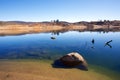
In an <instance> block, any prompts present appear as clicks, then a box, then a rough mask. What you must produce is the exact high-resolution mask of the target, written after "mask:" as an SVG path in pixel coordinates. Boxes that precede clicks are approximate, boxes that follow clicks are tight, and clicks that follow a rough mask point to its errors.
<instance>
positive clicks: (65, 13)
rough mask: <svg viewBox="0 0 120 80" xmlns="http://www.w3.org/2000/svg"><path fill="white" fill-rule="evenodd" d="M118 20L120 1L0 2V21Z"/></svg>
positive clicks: (18, 0) (14, 0)
mask: <svg viewBox="0 0 120 80" xmlns="http://www.w3.org/2000/svg"><path fill="white" fill-rule="evenodd" d="M56 19H59V20H61V21H69V22H77V21H94V20H105V19H106V20H120V0H0V21H15V20H17V21H33V22H34V21H35V22H39V21H51V20H56Z"/></svg>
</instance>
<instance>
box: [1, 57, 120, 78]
mask: <svg viewBox="0 0 120 80" xmlns="http://www.w3.org/2000/svg"><path fill="white" fill-rule="evenodd" d="M52 62H53V61H48V60H31V59H24V60H22V59H19V60H16V59H15V60H0V64H1V66H0V79H2V80H6V78H7V79H9V80H20V79H24V80H28V79H29V80H39V79H40V80H50V79H51V80H52V79H56V80H60V79H63V80H75V79H76V80H78V79H81V80H98V79H100V80H113V79H115V80H117V79H119V78H120V77H119V74H117V73H116V74H115V73H114V72H112V71H110V70H108V69H105V68H102V67H99V66H94V65H92V66H91V65H90V67H89V68H90V69H89V71H82V70H79V69H74V68H73V69H64V68H53V67H52V66H51V63H52ZM102 71H103V72H102ZM22 74H24V75H22ZM28 76H29V77H28Z"/></svg>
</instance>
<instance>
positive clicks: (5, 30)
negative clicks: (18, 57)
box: [0, 21, 120, 36]
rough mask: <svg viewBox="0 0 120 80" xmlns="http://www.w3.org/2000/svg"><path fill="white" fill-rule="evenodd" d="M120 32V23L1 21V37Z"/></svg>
mask: <svg viewBox="0 0 120 80" xmlns="http://www.w3.org/2000/svg"><path fill="white" fill-rule="evenodd" d="M72 30H76V31H104V32H109V31H114V32H116V31H120V21H96V22H76V23H69V22H63V21H59V22H20V21H8V22H5V21H0V35H1V36H2V35H3V36H4V35H20V34H28V33H40V32H60V31H62V32H63V31H72Z"/></svg>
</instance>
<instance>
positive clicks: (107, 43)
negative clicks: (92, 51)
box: [105, 40, 112, 48]
mask: <svg viewBox="0 0 120 80" xmlns="http://www.w3.org/2000/svg"><path fill="white" fill-rule="evenodd" d="M111 42H112V40H110V41H108V42H106V43H105V46H109V47H110V48H112V46H111V45H110V44H109V43H111Z"/></svg>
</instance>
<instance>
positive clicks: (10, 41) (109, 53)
mask: <svg viewBox="0 0 120 80" xmlns="http://www.w3.org/2000/svg"><path fill="white" fill-rule="evenodd" d="M119 37H120V32H108V33H102V32H77V31H68V32H62V33H59V32H53V33H38V34H26V35H18V36H4V37H2V36H1V37H0V58H1V59H5V58H15V59H18V58H35V59H52V60H55V59H57V58H59V57H61V56H63V55H65V54H67V53H70V52H79V53H81V55H82V56H83V57H84V58H85V59H86V60H87V62H88V64H94V65H99V66H103V67H107V68H110V69H113V70H117V71H120V68H119V66H120V62H119V58H120V49H119V48H120V44H119V41H120V38H119ZM110 40H112V42H110V43H108V44H106V43H105V42H106V41H110Z"/></svg>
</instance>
